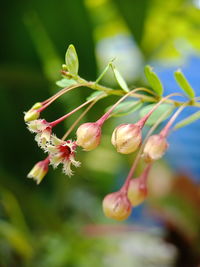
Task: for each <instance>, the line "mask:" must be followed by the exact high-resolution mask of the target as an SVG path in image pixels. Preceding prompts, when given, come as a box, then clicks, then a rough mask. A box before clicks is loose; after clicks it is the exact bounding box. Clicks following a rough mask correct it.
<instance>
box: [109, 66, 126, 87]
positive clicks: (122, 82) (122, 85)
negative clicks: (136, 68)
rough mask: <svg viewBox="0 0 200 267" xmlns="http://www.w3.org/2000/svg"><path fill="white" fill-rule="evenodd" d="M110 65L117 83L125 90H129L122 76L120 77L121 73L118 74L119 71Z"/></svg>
mask: <svg viewBox="0 0 200 267" xmlns="http://www.w3.org/2000/svg"><path fill="white" fill-rule="evenodd" d="M111 66H112V69H113V72H114V75H115V79H116V81H117V83H118V84H119V86H120V87H121V88H122V89H123V90H124V91H125V92H129V91H130V90H129V88H128V85H127V84H126V82H125V80H124V78H123V77H122V75H121V74H120V72H119V71H118V70H117V69H116V68H115V67H114V66H113V65H111Z"/></svg>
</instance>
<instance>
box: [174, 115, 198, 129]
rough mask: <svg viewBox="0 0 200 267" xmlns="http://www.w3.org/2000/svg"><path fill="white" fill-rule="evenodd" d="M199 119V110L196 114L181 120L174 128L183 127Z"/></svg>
mask: <svg viewBox="0 0 200 267" xmlns="http://www.w3.org/2000/svg"><path fill="white" fill-rule="evenodd" d="M199 119H200V111H197V112H195V113H194V114H192V115H190V116H189V117H187V118H185V119H184V120H181V121H180V122H178V123H177V124H176V125H175V126H174V129H179V128H182V127H184V126H186V125H189V124H191V123H192V122H195V121H196V120H199Z"/></svg>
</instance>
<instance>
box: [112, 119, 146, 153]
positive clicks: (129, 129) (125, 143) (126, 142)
mask: <svg viewBox="0 0 200 267" xmlns="http://www.w3.org/2000/svg"><path fill="white" fill-rule="evenodd" d="M111 142H112V144H113V146H114V147H115V148H116V149H117V152H119V153H122V154H130V153H133V152H134V151H136V150H137V149H138V147H139V146H140V144H141V142H142V133H141V127H140V126H138V125H136V124H129V123H126V124H121V125H119V126H118V127H117V128H115V130H114V132H113V134H112V138H111Z"/></svg>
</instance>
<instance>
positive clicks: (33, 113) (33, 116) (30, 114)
mask: <svg viewBox="0 0 200 267" xmlns="http://www.w3.org/2000/svg"><path fill="white" fill-rule="evenodd" d="M39 117H40V113H39V112H38V111H37V110H35V109H30V110H29V111H27V112H25V115H24V121H25V122H28V121H33V120H37V119H38V118H39Z"/></svg>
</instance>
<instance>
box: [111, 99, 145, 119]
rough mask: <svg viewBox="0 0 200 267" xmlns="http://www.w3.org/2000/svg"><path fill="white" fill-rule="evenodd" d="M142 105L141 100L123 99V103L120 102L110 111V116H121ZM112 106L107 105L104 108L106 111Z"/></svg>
mask: <svg viewBox="0 0 200 267" xmlns="http://www.w3.org/2000/svg"><path fill="white" fill-rule="evenodd" d="M141 106H142V102H141V101H125V102H123V103H120V104H119V105H118V106H117V107H116V108H115V109H114V110H113V111H112V113H111V115H110V116H113V117H121V116H125V115H128V114H130V113H133V112H135V111H136V110H137V109H139V108H140V107H141ZM111 107H112V106H109V107H107V108H106V111H108V110H109V109H110V108H111Z"/></svg>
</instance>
